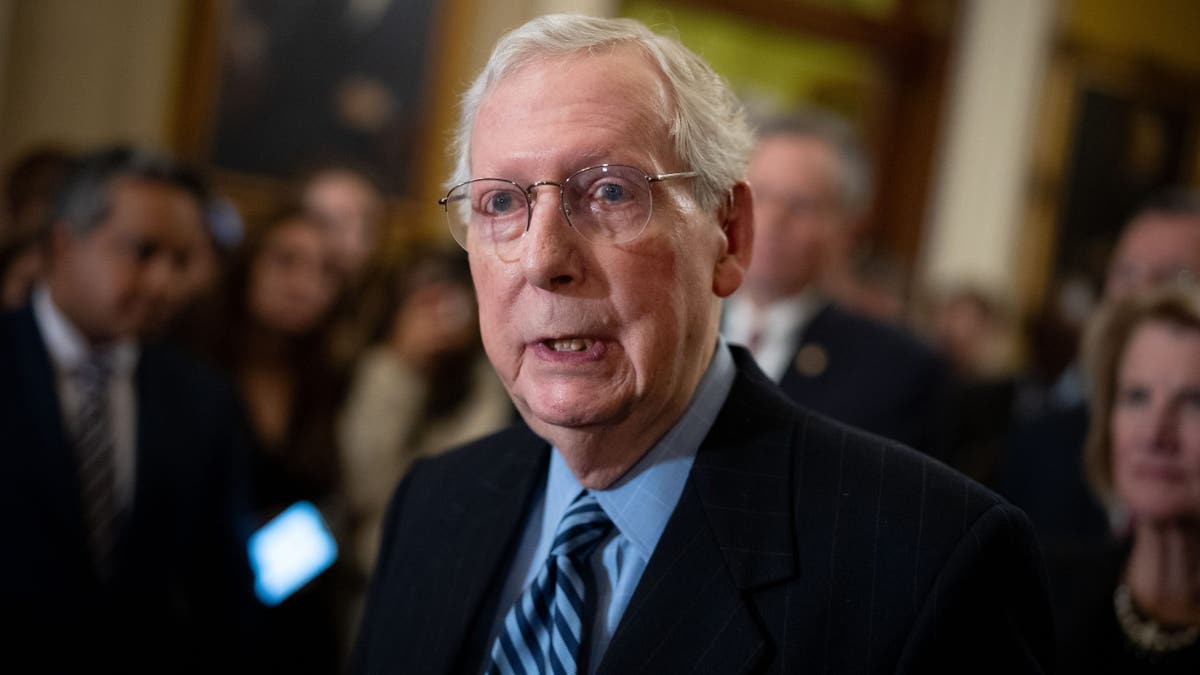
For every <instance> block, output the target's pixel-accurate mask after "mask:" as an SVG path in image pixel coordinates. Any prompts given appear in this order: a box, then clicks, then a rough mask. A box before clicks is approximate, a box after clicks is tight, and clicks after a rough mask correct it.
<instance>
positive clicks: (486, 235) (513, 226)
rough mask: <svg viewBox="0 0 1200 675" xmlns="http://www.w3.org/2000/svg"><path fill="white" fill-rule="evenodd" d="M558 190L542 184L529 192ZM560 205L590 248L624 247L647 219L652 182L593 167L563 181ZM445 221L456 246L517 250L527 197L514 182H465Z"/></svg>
mask: <svg viewBox="0 0 1200 675" xmlns="http://www.w3.org/2000/svg"><path fill="white" fill-rule="evenodd" d="M555 187H559V186H558V185H557V184H555V183H542V184H540V185H536V186H534V187H532V188H531V191H532V192H534V193H536V191H537V190H539V189H553V188H555ZM559 189H560V190H561V195H562V202H561V204H560V205H556V206H560V207H561V208H562V210H563V212H564V214H565V215H566V217H567V221H568V223H569V224H570V225H571V227H573V228H574V229H575V230H576V231H577V232H578V233H579V234H580V235H581V236H583V237H584V238H585V239H587V240H588V241H591V242H594V243H623V242H626V241H629V240H632V239H633V238H635V237H637V236H638V235H639V234H641V233H642V230H644V229H645V227H646V223H647V222H648V221H649V220H650V211H651V206H652V204H651V192H650V179H649V177H648V176H646V174H645V173H643V172H642V171H640V170H638V169H635V168H632V167H627V166H620V165H605V166H596V167H591V168H588V169H584V170H583V171H580V172H578V173H575V174H573V175H572V176H571V177H570V178H568V179H567V180H566V181H564V182H563V184H562V186H561V187H560V188H559ZM446 219H447V221H448V224H449V226H450V232H451V234H453V235H454V239H455V240H456V241H458V243H459V244H460V245H461V246H463V248H466V249H468V250H470V248H471V247H472V246H481V245H482V246H487V247H488V248H492V249H494V250H495V252H497V253H499V254H501V255H508V254H512V253H513V252H514V251H516V250H517V248H518V247H519V246H520V241H521V239H522V236H523V235H524V234H525V230H526V228H527V227H528V226H529V223H530V220H531V211H530V202H529V196H528V195H527V194H526V192H525V190H524V189H522V188H521V187H520V186H518V185H517V184H515V183H511V182H509V181H505V180H499V179H494V178H483V179H478V180H473V181H469V182H467V183H463V184H462V185H459V186H457V187H456V188H454V189H453V190H452V191H451V192H450V194H449V195H447V197H446Z"/></svg>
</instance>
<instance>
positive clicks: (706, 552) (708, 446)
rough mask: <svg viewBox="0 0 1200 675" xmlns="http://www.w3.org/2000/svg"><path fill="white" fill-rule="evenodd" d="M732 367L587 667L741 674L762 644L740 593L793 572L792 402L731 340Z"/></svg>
mask: <svg viewBox="0 0 1200 675" xmlns="http://www.w3.org/2000/svg"><path fill="white" fill-rule="evenodd" d="M733 352H734V358H735V361H736V362H737V364H738V375H737V378H736V380H735V382H734V385H733V389H732V390H731V391H730V394H729V398H728V399H727V401H726V403H725V405H724V406H723V407H722V409H721V412H720V414H719V415H718V417H717V419H716V421H715V422H714V424H713V428H712V429H711V430H710V431H709V434H708V436H707V437H706V438H705V440H704V442H703V443H702V444H701V446H700V449H699V451H698V453H697V455H696V462H695V464H694V465H693V467H692V472H691V474H690V475H689V477H688V482H687V484H686V486H685V488H684V491H683V494H682V495H681V496H680V500H679V504H678V505H677V506H676V508H675V511H674V513H673V514H672V515H671V519H670V520H669V521H668V523H667V527H666V529H665V530H664V531H663V535H662V538H661V539H660V540H659V543H658V547H657V548H656V550H655V553H654V554H653V556H651V559H650V561H649V563H648V564H647V566H646V570H645V572H644V573H643V574H642V579H641V581H640V582H639V583H638V588H637V591H636V592H635V594H634V597H633V598H632V600H631V601H630V603H629V607H628V609H627V610H626V612H625V615H624V616H623V617H622V620H621V624H620V626H619V627H618V628H617V632H616V634H615V635H614V636H613V640H612V642H611V643H610V645H609V648H608V650H607V651H606V652H605V655H604V659H603V661H602V662H601V664H600V669H599V671H598V672H600V673H602V674H616V673H629V672H696V671H702V672H731V673H735V672H745V671H747V670H749V669H751V668H753V667H754V665H755V664H756V663H757V662H758V661H759V659H761V658H762V657H763V656H764V655H765V652H766V648H767V646H766V641H765V638H764V636H763V635H762V633H761V630H760V629H759V627H758V622H757V621H756V619H755V617H754V614H753V611H752V609H751V607H750V606H749V605H748V604H747V602H746V598H747V596H748V594H749V593H750V592H751V591H753V590H754V589H756V588H759V587H762V586H765V585H767V584H771V583H775V582H778V581H781V580H784V579H788V578H791V577H794V576H795V575H796V574H797V572H798V570H797V563H796V555H795V542H794V534H793V533H794V532H795V527H794V523H793V516H792V508H791V496H790V494H791V484H790V479H789V475H790V471H791V465H790V462H791V456H792V453H791V452H789V451H788V448H790V447H791V445H792V440H793V439H792V437H793V435H794V433H795V432H796V426H797V424H796V413H795V410H794V408H792V407H791V406H790V404H788V403H787V402H786V400H785V399H783V398H782V397H781V395H780V394H778V393H777V392H776V390H775V389H774V387H773V386H772V385H771V384H770V383H769V382H768V381H767V379H766V377H765V376H764V375H763V374H762V373H761V372H760V371H759V370H758V369H757V367H756V366H754V365H753V362H752V360H751V357H750V355H749V353H748V352H746V351H745V350H742V349H740V348H734V350H733Z"/></svg>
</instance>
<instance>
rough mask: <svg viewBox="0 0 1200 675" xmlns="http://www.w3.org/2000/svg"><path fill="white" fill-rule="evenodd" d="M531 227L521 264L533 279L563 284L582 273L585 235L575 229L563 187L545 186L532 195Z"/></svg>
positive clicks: (545, 283)
mask: <svg viewBox="0 0 1200 675" xmlns="http://www.w3.org/2000/svg"><path fill="white" fill-rule="evenodd" d="M529 205H530V209H531V210H530V219H529V229H528V230H527V231H526V232H525V235H524V237H523V238H524V241H523V242H522V251H521V268H522V271H523V273H524V275H525V278H526V279H527V280H528V281H529V283H531V284H533V285H534V286H537V287H539V288H546V289H552V288H559V287H562V286H565V285H568V284H570V283H572V282H575V281H578V280H579V279H580V278H581V277H580V275H581V272H582V269H581V266H580V255H581V253H582V252H581V250H580V247H581V246H583V245H584V241H583V238H582V237H581V236H580V235H579V233H578V232H575V231H573V229H572V227H571V224H570V222H568V221H567V218H566V216H565V215H564V213H563V210H562V202H561V201H560V197H559V191H558V190H557V189H554V188H553V187H552V186H544V187H542V188H541V189H538V190H535V191H534V192H533V194H531V195H530V201H529Z"/></svg>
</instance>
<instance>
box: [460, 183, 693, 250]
mask: <svg viewBox="0 0 1200 675" xmlns="http://www.w3.org/2000/svg"><path fill="white" fill-rule="evenodd" d="M609 167H621V168H624V169H633V170H634V171H637V172H638V173H640V174H642V177H643V178H645V179H646V185H647V187H649V186H650V185H653V184H654V183H661V182H664V181H668V180H674V179H676V178H695V177H697V176H699V175H700V174H699V172H697V171H674V172H670V173H660V174H654V175H650V174H648V173H646V172H645V171H644V170H643V169H640V168H638V167H636V166H630V165H629V164H609V163H607V162H606V163H604V164H593V165H592V166H585V167H583V168H582V169H579V170H578V171H575V172H574V173H572V174H571V175H570V176H567V177H566V178H565V179H563V181H562V182H561V183H560V182H558V181H553V180H540V181H536V182H534V183H530V184H529V186H528V187H522V186H521V184H520V183H518V182H516V181H515V180H509V179H507V178H488V177H484V178H472V179H470V180H464V181H463V182H461V183H459V184H457V185H455V186H454V187H452V188H450V189H449V190H447V191H446V196H445V197H442V198H441V199H439V200H438V205H439V206H441V207H442V208H443V209H444V210H445V214H446V219H447V223H446V226H447V227H448V228H449V225H450V223H449V218H450V195H452V194H454V191H455V190H457V189H459V188H461V187H462V186H464V185H470V184H471V183H478V182H481V181H485V180H494V181H499V182H501V183H508V184H509V185H512V186H513V187H515V188H517V189H518V190H520V191H521V193H522V194H524V195H525V229H524V230H522V231H521V236H520V237H518V239H523V238H524V237H525V235H526V234H527V233H528V232H529V228H530V227H532V226H533V203H534V201H535V200H534V195H533V191H534V190H535V189H537V188H540V187H543V186H546V185H553V186H554V187H556V188H558V210H559V212H561V213H562V214H563V217H564V218H566V219H567V225H569V226H570V227H571V230H572V231H573V232H575V233H576V234H578V235H579V236H580V237H582V238H583V240H584V241H588V242H592V243H599V244H603V243H611V244H627V243H629V242H631V241H633V240H635V239H637V238H638V237H640V236H642V233H643V232H645V231H646V225H647V224H649V223H650V218H651V217H652V216H653V215H654V195H653V192H651V193H650V208H649V209H648V210H647V212H646V222H645V223H642V229H640V230H638V233H637V234H635V235H633V236H632V237H630V238H629V239H625V240H622V241H614V242H605V241H603V240H601V241H595V240H592V239H589V238H588V236H587V235H586V234H584V233H583V232H581V231H580V230H579V228H578V227H576V226H575V223H573V222H571V212H570V209H568V208H567V184H568V183H570V182H571V180H572V179H573V178H575V177H576V176H578V175H579V174H581V173H584V172H586V171H591V170H593V169H607V168H609ZM450 230H451V231H450V234H451V236H452V237H453V235H454V230H453V228H450ZM453 238H454V241H455V243H457V244H458V245H459V246H461V247H462V248H463V250H467V246H466V244H464V243H462V242H460V241H458V237H453Z"/></svg>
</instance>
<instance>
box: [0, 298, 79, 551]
mask: <svg viewBox="0 0 1200 675" xmlns="http://www.w3.org/2000/svg"><path fill="white" fill-rule="evenodd" d="M11 318H12V319H13V340H14V345H15V349H14V352H15V354H13V355H11V356H9V358H11V359H12V360H13V361H15V364H14V366H15V369H16V372H15V376H16V377H15V379H16V382H15V383H14V385H15V386H16V387H17V388H18V390H19V391H21V392H22V396H23V397H24V399H25V400H26V401H28V405H27V410H29V411H30V413H31V415H30V424H31V425H32V427H33V431H34V434H35V436H34V438H33V439H32V440H33V442H34V445H33V446H32V447H28V448H22V450H23V451H24V452H25V453H28V454H27V455H26V459H27V460H28V462H29V466H30V467H31V471H32V475H30V476H29V479H30V480H32V481H38V482H39V483H40V484H41V486H42V489H41V490H39V492H41V494H42V496H43V498H44V499H43V501H42V505H41V506H42V507H43V508H45V512H46V513H47V514H48V515H49V516H50V517H51V518H52V519H53V520H55V521H57V523H58V526H57V527H56V528H54V531H57V532H64V533H67V535H66V536H68V537H69V538H70V539H71V541H72V545H73V546H75V547H76V548H77V550H78V552H79V555H80V557H81V559H82V558H83V557H84V556H85V555H86V541H85V529H84V524H83V505H82V502H81V501H80V496H79V479H78V472H77V468H76V462H75V458H74V456H73V454H72V452H71V447H70V444H69V443H68V442H67V436H66V433H65V432H64V431H63V420H62V409H61V407H60V403H59V398H58V391H57V388H56V386H55V375H54V367H53V365H52V364H51V362H50V355H49V353H48V352H47V351H46V344H45V341H44V340H43V339H42V334H41V332H40V331H39V329H38V325H37V321H36V320H35V319H34V315H33V311H32V309H30V308H29V307H25V308H23V309H21V310H19V311H18V312H17V313H16V314H15V315H13V316H12V317H11Z"/></svg>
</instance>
